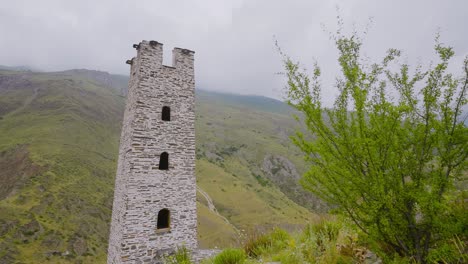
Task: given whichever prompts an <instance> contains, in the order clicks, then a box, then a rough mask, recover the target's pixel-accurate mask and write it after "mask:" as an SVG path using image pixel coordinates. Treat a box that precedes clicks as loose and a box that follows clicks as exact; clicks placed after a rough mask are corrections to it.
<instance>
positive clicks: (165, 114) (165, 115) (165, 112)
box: [162, 106, 171, 121]
mask: <svg viewBox="0 0 468 264" xmlns="http://www.w3.org/2000/svg"><path fill="white" fill-rule="evenodd" d="M162 120H163V121H171V108H170V107H169V106H163V108H162Z"/></svg>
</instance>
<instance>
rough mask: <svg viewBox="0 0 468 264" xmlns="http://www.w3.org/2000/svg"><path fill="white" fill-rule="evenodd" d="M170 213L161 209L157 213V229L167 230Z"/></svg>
mask: <svg viewBox="0 0 468 264" xmlns="http://www.w3.org/2000/svg"><path fill="white" fill-rule="evenodd" d="M169 223H170V212H169V210H168V209H162V210H160V211H159V213H158V223H157V229H164V228H169Z"/></svg>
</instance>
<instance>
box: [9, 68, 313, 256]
mask: <svg viewBox="0 0 468 264" xmlns="http://www.w3.org/2000/svg"><path fill="white" fill-rule="evenodd" d="M126 82H127V79H126V77H125V76H116V75H109V74H107V73H103V72H96V71H87V70H72V71H66V72H57V73H34V72H25V71H1V70H0V263H16V262H20V263H41V262H52V263H69V262H72V263H104V261H105V258H106V248H107V238H108V229H109V221H110V214H111V207H112V198H113V188H114V176H115V170H116V160H117V159H116V158H117V157H116V155H117V152H118V140H119V136H120V126H121V121H122V115H123V110H124V104H125V97H124V96H123V95H124V94H125V85H126ZM232 97H233V96H232V95H223V94H214V93H211V92H203V91H201V92H200V91H199V92H197V98H196V99H197V103H196V111H197V121H196V136H197V164H196V166H197V167H196V173H197V183H198V187H199V189H200V191H199V194H198V214H199V241H200V245H201V246H202V247H215V246H217V247H226V246H230V245H235V244H237V243H238V242H239V239H240V238H239V234H240V233H243V232H247V231H249V230H253V229H262V228H267V227H269V226H276V225H279V226H282V227H284V228H287V229H295V228H297V227H301V226H303V225H304V224H306V223H307V222H308V221H313V220H314V218H315V215H314V214H313V213H311V212H310V211H309V210H307V209H305V207H304V205H305V206H307V207H308V208H315V209H321V208H322V205H321V204H320V203H319V202H317V200H316V199H315V198H314V197H313V196H311V195H309V194H306V193H304V192H302V191H301V190H300V189H299V187H298V185H297V183H296V179H297V177H298V175H299V173H300V172H302V171H303V170H304V168H303V166H304V165H303V163H302V158H301V157H300V155H299V154H298V151H297V150H296V149H294V148H292V147H291V144H290V143H289V139H288V133H290V129H291V128H292V127H294V124H295V123H294V121H292V119H291V118H290V117H289V116H288V114H287V113H288V111H289V110H284V109H288V108H287V106H284V104H282V103H280V102H279V101H274V100H273V101H272V100H271V99H268V100H267V99H264V98H261V97H255V98H254V99H255V100H256V101H255V100H254V101H255V102H256V103H252V101H251V100H252V97H245V100H244V101H243V100H242V97H238V96H234V97H235V98H234V99H233V98H232ZM221 98H224V99H221ZM262 100H263V101H262ZM279 105H282V106H281V107H283V108H278V109H279V110H273V108H274V107H276V106H279ZM275 109H276V108H275ZM282 109H283V110H282ZM299 204H301V205H302V206H301V205H299ZM213 206H214V207H213Z"/></svg>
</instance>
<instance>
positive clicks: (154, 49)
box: [126, 40, 195, 69]
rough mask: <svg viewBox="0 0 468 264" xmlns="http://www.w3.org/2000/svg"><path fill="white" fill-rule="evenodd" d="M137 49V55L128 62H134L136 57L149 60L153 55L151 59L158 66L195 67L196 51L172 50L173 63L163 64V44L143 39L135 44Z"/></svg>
mask: <svg viewBox="0 0 468 264" xmlns="http://www.w3.org/2000/svg"><path fill="white" fill-rule="evenodd" d="M133 47H134V48H135V49H136V50H137V56H136V57H134V58H132V59H131V60H127V62H126V63H127V64H134V63H135V59H140V60H147V59H148V56H151V57H152V58H151V61H152V62H153V63H156V65H154V66H157V67H169V68H175V69H187V68H188V69H193V61H194V54H195V51H192V50H189V49H183V48H177V47H176V48H174V49H173V50H172V65H163V44H162V43H160V42H157V41H155V40H150V41H148V40H143V41H141V42H140V43H138V44H133Z"/></svg>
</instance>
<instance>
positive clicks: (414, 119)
mask: <svg viewBox="0 0 468 264" xmlns="http://www.w3.org/2000/svg"><path fill="white" fill-rule="evenodd" d="M340 23H341V21H340ZM334 40H335V43H336V47H337V49H338V52H339V58H338V62H339V65H340V68H341V75H340V76H338V77H337V82H336V88H337V90H338V95H337V96H336V99H335V103H334V105H333V107H331V108H326V107H325V106H324V105H323V104H322V100H323V98H322V92H323V91H322V86H321V82H320V76H321V69H320V68H319V66H318V65H315V66H314V69H313V71H312V74H311V75H310V76H309V75H308V74H307V73H306V72H305V71H303V70H302V69H301V66H300V64H299V63H297V62H293V61H292V60H291V59H290V58H289V57H288V56H286V55H284V54H283V56H284V66H285V71H286V72H285V75H286V76H287V81H288V85H287V96H288V100H289V103H290V105H291V106H293V107H295V108H296V109H297V110H298V111H300V112H301V113H302V114H303V116H302V117H303V118H301V122H303V123H304V124H305V126H306V127H307V132H306V133H304V132H303V131H297V133H296V135H295V136H294V137H293V141H294V143H295V145H297V146H298V147H299V148H300V149H301V150H302V152H303V153H304V155H305V158H306V159H307V160H308V162H309V164H310V168H309V170H308V172H307V173H306V174H305V175H304V177H303V179H302V185H303V186H304V187H305V188H306V189H307V190H309V191H311V192H313V193H315V194H316V195H318V196H319V197H321V198H322V199H323V200H325V201H327V202H328V203H329V204H331V205H333V206H335V207H336V210H337V211H338V212H339V213H341V214H343V215H345V216H346V217H347V218H348V219H349V220H350V221H352V222H353V223H354V225H355V227H356V228H357V229H359V230H360V231H362V232H363V233H365V234H366V235H367V237H368V238H369V239H370V240H371V241H373V243H374V245H375V246H374V250H377V251H378V252H379V254H380V255H381V256H388V255H393V254H398V255H399V256H401V257H405V258H409V259H411V260H413V261H415V262H417V263H429V262H433V261H434V260H438V261H443V259H445V260H448V262H449V263H457V262H459V261H460V262H461V261H462V260H460V259H459V258H458V257H457V256H454V255H452V253H453V252H456V251H457V250H458V248H457V245H456V244H454V243H452V242H451V241H453V240H457V239H461V241H464V242H466V241H468V236H467V235H468V233H467V229H466V226H467V225H468V218H467V214H466V212H467V206H466V197H465V196H466V192H467V191H466V189H462V190H457V188H456V187H457V186H460V185H461V182H463V181H464V180H466V175H467V174H466V171H467V165H468V162H467V157H468V128H467V126H466V125H465V123H464V122H465V121H466V118H467V115H466V113H465V114H464V113H463V110H464V109H465V107H466V104H467V102H468V101H467V90H468V57H466V58H465V60H464V62H463V65H461V66H462V67H461V69H462V73H461V75H460V76H457V75H456V74H453V73H450V72H448V70H447V69H448V67H449V62H450V60H451V59H452V58H453V56H454V54H455V53H454V51H453V48H451V47H447V46H445V45H443V44H442V43H441V42H439V39H438V38H436V43H435V53H436V55H437V57H438V61H436V62H435V63H433V64H431V65H429V66H427V67H423V66H417V67H414V68H412V67H410V66H409V65H408V64H405V63H401V62H400V61H399V57H400V56H401V51H399V50H395V49H389V50H388V52H387V55H386V56H385V57H384V58H383V59H382V60H381V61H380V62H375V63H372V64H371V63H369V59H368V58H365V57H364V56H363V55H362V51H361V47H362V40H361V38H360V36H358V35H357V34H356V33H353V34H352V35H350V36H346V35H344V34H342V29H341V28H340V30H339V31H338V32H337V34H336V35H335V36H334ZM455 255H456V254H455Z"/></svg>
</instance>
